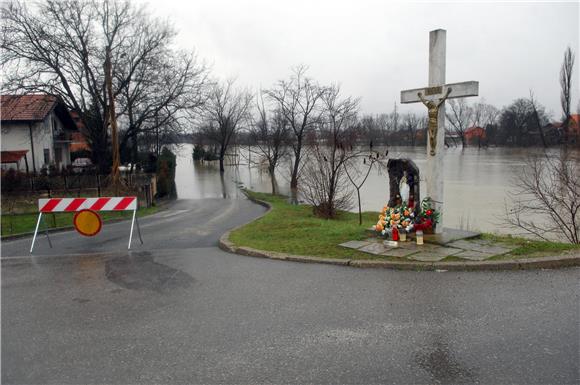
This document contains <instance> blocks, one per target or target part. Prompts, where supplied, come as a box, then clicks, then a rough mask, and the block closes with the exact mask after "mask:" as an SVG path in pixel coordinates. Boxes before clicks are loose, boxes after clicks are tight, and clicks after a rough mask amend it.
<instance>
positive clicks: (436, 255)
mask: <svg viewBox="0 0 580 385" xmlns="http://www.w3.org/2000/svg"><path fill="white" fill-rule="evenodd" d="M462 251H464V250H462V249H456V248H453V247H436V248H432V249H430V250H426V251H421V252H419V253H417V254H413V255H411V256H410V257H409V259H414V260H416V261H424V262H437V261H440V260H442V259H444V258H445V257H447V256H450V255H455V254H459V253H461V252H462Z"/></svg>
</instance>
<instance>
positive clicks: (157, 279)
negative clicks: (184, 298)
mask: <svg viewBox="0 0 580 385" xmlns="http://www.w3.org/2000/svg"><path fill="white" fill-rule="evenodd" d="M105 277H106V278H107V279H108V280H109V281H111V282H113V283H115V284H117V285H119V286H121V287H124V288H126V289H131V290H154V291H157V292H160V293H163V292H169V291H171V290H173V289H178V288H188V287H190V286H191V285H192V283H193V282H194V279H193V277H191V276H190V275H189V274H186V273H184V272H183V271H180V270H177V269H173V268H171V267H169V266H167V265H164V264H161V263H158V262H155V260H154V258H153V255H152V253H150V252H147V251H140V252H136V253H129V255H124V256H119V257H115V258H110V259H108V260H107V262H106V263H105Z"/></svg>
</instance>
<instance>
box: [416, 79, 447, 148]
mask: <svg viewBox="0 0 580 385" xmlns="http://www.w3.org/2000/svg"><path fill="white" fill-rule="evenodd" d="M450 93H451V87H449V88H447V93H446V94H445V96H443V97H442V98H441V99H439V103H435V102H433V101H431V100H427V99H425V98H424V97H423V94H422V93H421V92H418V93H417V96H419V99H421V102H423V104H424V105H425V106H427V113H428V115H429V142H430V143H431V151H430V154H431V156H434V155H435V147H436V146H437V126H438V124H437V118H438V115H439V107H440V106H441V105H442V104H443V103H444V102H445V99H447V97H448V96H449V94H450Z"/></svg>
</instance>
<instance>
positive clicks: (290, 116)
mask: <svg viewBox="0 0 580 385" xmlns="http://www.w3.org/2000/svg"><path fill="white" fill-rule="evenodd" d="M306 70H307V67H305V66H298V67H296V68H294V69H293V74H292V75H291V77H290V79H289V80H280V81H279V82H278V83H277V84H276V86H274V87H273V88H272V89H270V90H267V91H266V95H267V96H268V97H269V98H270V99H271V100H272V101H273V102H274V103H276V104H277V109H278V110H279V111H280V113H281V114H282V116H283V117H284V119H286V121H287V122H288V125H289V126H290V128H291V130H292V134H293V136H294V140H293V142H292V150H293V153H294V165H293V167H292V177H291V181H290V188H292V189H296V188H297V187H298V178H299V172H300V169H301V167H300V162H301V161H302V157H303V155H304V154H303V151H302V150H303V145H304V139H305V136H306V135H307V133H308V132H309V131H311V130H312V129H314V127H315V125H316V124H317V122H318V119H319V117H320V108H319V107H320V101H321V98H322V96H323V95H324V94H325V92H326V90H325V89H324V87H321V86H319V85H318V84H317V83H316V82H315V81H314V80H312V79H310V78H308V77H307V76H306Z"/></svg>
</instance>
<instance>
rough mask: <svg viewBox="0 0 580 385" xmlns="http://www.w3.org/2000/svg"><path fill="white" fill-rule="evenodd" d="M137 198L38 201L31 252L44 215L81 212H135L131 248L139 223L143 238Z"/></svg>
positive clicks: (50, 199) (130, 236)
mask: <svg viewBox="0 0 580 385" xmlns="http://www.w3.org/2000/svg"><path fill="white" fill-rule="evenodd" d="M137 207H138V206H137V197H100V198H48V199H39V200H38V221H37V222H36V229H35V230H34V236H33V237H32V245H30V252H31V253H32V249H33V248H34V242H35V241H36V235H37V233H38V227H39V226H40V220H41V219H42V214H48V213H66V212H77V211H81V210H92V211H133V219H132V221H131V232H130V233H129V246H128V248H129V249H130V248H131V240H132V239H133V227H134V225H135V223H137V231H138V233H139V239H140V240H141V243H143V239H142V238H141V229H140V228H139V221H138V220H137V216H136V214H137ZM46 237H47V239H48V244H49V245H50V247H52V243H51V242H50V237H49V236H48V231H46Z"/></svg>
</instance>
